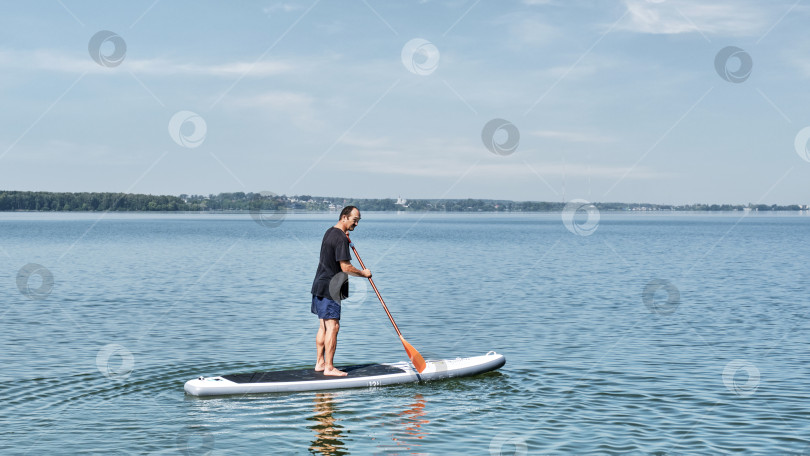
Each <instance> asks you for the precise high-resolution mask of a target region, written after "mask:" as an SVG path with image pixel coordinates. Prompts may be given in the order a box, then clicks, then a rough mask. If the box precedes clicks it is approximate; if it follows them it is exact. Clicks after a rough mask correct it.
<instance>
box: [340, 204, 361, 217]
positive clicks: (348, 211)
mask: <svg viewBox="0 0 810 456" xmlns="http://www.w3.org/2000/svg"><path fill="white" fill-rule="evenodd" d="M355 209H357V207H355V206H346V207H344V208H343V210H342V211H340V217H338V220H343V217H348V216H349V214H351V213H352V211H353V210H355ZM357 210H358V211H359V210H360V209H357Z"/></svg>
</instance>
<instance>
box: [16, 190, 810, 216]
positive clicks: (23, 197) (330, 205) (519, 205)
mask: <svg viewBox="0 0 810 456" xmlns="http://www.w3.org/2000/svg"><path fill="white" fill-rule="evenodd" d="M350 204H351V205H354V206H357V207H359V208H360V209H361V210H363V211H433V212H559V211H561V210H563V208H564V207H565V203H553V202H538V201H509V200H482V199H446V200H438V199H416V200H408V201H405V200H395V199H392V198H389V199H353V198H343V197H320V196H310V195H300V196H290V197H288V196H285V195H281V196H277V195H273V194H268V193H265V192H262V193H245V192H235V193H220V194H218V195H208V196H204V195H185V194H184V195H180V196H169V195H144V194H132V193H99V192H94V193H54V192H18V191H0V211H167V212H175V211H193V212H200V211H251V210H262V211H272V210H299V211H301V210H303V211H328V210H338V209H340V208H342V207H343V206H346V205H350ZM594 206H596V207H597V208H598V209H599V210H600V211H743V210H754V211H800V210H807V209H808V207H807V206H806V205H798V204H792V205H788V206H779V205H776V204H774V205H770V206H769V205H765V204H747V205H730V204H688V205H678V206H675V205H666V204H640V203H594Z"/></svg>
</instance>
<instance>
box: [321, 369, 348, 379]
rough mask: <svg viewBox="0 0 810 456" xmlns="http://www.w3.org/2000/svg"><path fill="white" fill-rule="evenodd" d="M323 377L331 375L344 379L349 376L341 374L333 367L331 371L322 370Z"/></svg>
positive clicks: (341, 372) (344, 373)
mask: <svg viewBox="0 0 810 456" xmlns="http://www.w3.org/2000/svg"><path fill="white" fill-rule="evenodd" d="M323 375H331V376H334V377H345V376H347V375H349V374H347V373H346V372H343V371H342V370H338V369H337V368H336V367H333V368H331V369H324V371H323Z"/></svg>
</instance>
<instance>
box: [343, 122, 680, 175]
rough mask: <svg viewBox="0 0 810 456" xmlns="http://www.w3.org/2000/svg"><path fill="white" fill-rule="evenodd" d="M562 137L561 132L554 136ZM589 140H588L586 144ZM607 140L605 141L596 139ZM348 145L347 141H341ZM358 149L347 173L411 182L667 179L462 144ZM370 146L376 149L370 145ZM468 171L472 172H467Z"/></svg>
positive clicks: (642, 170) (361, 145) (362, 145)
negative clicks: (502, 153)
mask: <svg viewBox="0 0 810 456" xmlns="http://www.w3.org/2000/svg"><path fill="white" fill-rule="evenodd" d="M553 133H561V132H553ZM563 136H567V137H569V138H573V139H578V140H583V139H584V138H585V136H584V135H577V134H569V133H563ZM593 139H594V138H593V137H592V138H591V140H593ZM596 139H597V140H600V141H607V140H608V139H607V138H596ZM344 142H345V143H347V144H348V142H346V141H344ZM349 142H356V143H358V146H357V147H356V148H355V149H354V150H351V151H350V152H349V154H350V156H349V155H347V156H344V158H345V160H343V161H344V162H346V163H351V164H352V165H351V169H352V170H355V171H364V172H369V173H373V174H385V175H400V176H412V177H436V178H453V177H459V176H460V175H461V174H463V173H464V172H466V171H467V170H470V171H469V176H470V177H482V178H502V179H520V178H533V177H537V175H540V176H542V177H544V178H546V177H559V176H563V175H565V176H569V177H574V178H576V177H593V178H605V179H619V178H622V177H625V174H627V173H628V171H630V172H629V174H627V176H626V177H625V178H626V179H660V178H663V177H669V176H670V174H669V173H662V172H658V171H655V170H653V169H650V168H647V167H644V166H636V167H634V168H633V167H631V166H630V165H628V166H615V165H607V164H600V163H592V164H589V163H567V164H563V163H562V162H541V161H536V159H535V157H536V155H537V154H534V153H533V151H531V150H520V148H518V149H519V150H518V151H517V152H515V155H514V156H509V157H497V156H495V155H492V154H491V153H490V152H488V151H487V150H486V149H485V148H484V146H483V145H480V146H479V145H478V144H470V143H468V142H467V143H465V142H463V141H461V140H455V141H453V140H447V139H435V138H434V139H426V140H420V141H418V142H410V143H404V142H397V144H398V145H399V147H395V146H391V145H390V144H391V142H390V141H388V140H387V139H379V138H378V139H368V138H364V139H360V140H356V141H355V140H352V141H349ZM375 143H378V144H380V145H379V146H375ZM471 167H473V168H472V169H470V168H471Z"/></svg>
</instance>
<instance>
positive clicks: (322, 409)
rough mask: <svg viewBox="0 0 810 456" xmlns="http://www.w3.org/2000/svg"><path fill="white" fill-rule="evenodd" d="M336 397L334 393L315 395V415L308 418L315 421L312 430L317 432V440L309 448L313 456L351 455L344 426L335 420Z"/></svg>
mask: <svg viewBox="0 0 810 456" xmlns="http://www.w3.org/2000/svg"><path fill="white" fill-rule="evenodd" d="M334 398H335V395H334V394H333V393H317V394H315V399H314V401H315V415H314V416H312V417H309V418H307V419H308V420H311V421H315V423H314V424H313V425H312V426H309V428H310V429H312V430H313V431H315V440H313V441H312V444H310V446H309V451H310V452H311V453H312V454H322V455H342V454H349V452H348V451H347V449H346V444H345V443H344V442H343V440H342V438H343V426H341V425H340V424H339V423H338V420H337V419H335V417H334V415H335V401H334Z"/></svg>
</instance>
